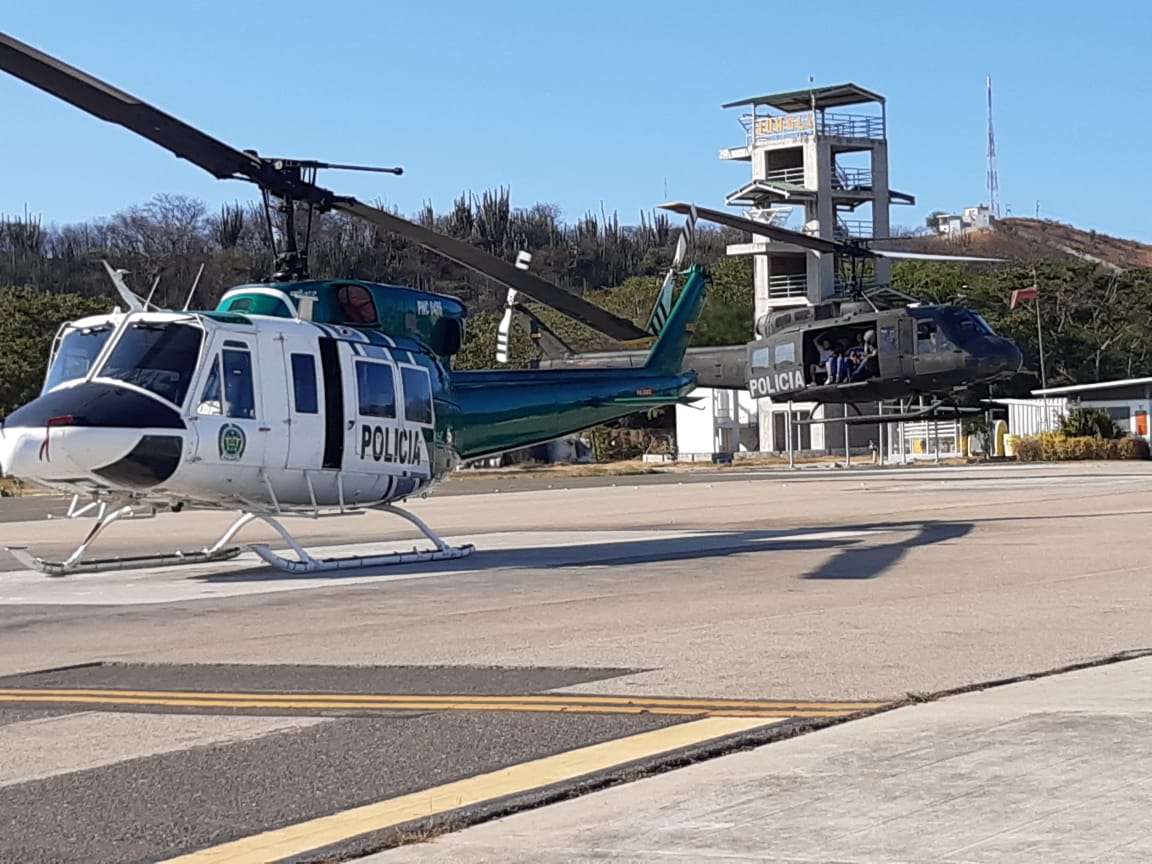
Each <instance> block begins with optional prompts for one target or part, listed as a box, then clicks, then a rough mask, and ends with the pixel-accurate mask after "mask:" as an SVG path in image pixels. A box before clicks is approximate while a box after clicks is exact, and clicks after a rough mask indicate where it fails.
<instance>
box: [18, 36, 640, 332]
mask: <svg viewBox="0 0 1152 864" xmlns="http://www.w3.org/2000/svg"><path fill="white" fill-rule="evenodd" d="M0 69H2V70H4V71H5V72H8V73H10V74H11V75H14V76H16V77H17V78H20V79H22V80H23V81H26V82H27V83H29V84H31V85H33V86H35V87H38V88H40V89H41V90H44V91H46V92H48V93H51V94H52V95H53V96H56V97H57V98H59V99H62V100H64V101H65V102H68V103H70V104H71V105H74V106H76V107H77V108H80V109H81V110H83V111H86V112H88V113H89V114H93V115H95V116H96V117H99V118H100V119H102V120H106V121H108V122H110V123H116V124H117V125H120V126H123V127H124V128H126V129H128V130H130V131H132V132H135V133H136V134H137V135H140V136H142V137H144V138H147V139H148V140H149V141H152V142H153V143H155V144H159V145H160V146H161V147H163V148H165V149H166V150H169V151H170V152H172V153H174V154H175V155H176V156H177V157H179V158H181V159H186V160H187V161H189V162H191V163H192V164H194V165H197V166H199V167H200V168H203V169H204V170H205V171H208V172H209V173H210V174H212V175H213V176H215V177H217V178H219V179H228V178H235V179H247V180H251V181H252V182H253V183H256V184H257V185H258V186H260V187H261V188H263V189H266V190H267V191H268V192H270V193H272V194H273V195H277V196H279V197H281V198H291V199H295V200H297V201H303V202H307V203H310V204H312V205H314V206H316V207H318V208H320V209H329V208H333V209H340V210H343V211H344V212H346V213H349V214H351V215H353V216H357V217H359V218H361V219H365V220H367V221H369V222H371V223H373V224H375V225H378V226H380V227H381V228H384V229H385V230H388V231H393V232H395V233H397V234H400V235H402V236H405V237H408V238H410V239H411V240H413V241H414V242H416V243H418V244H419V245H421V246H423V247H425V248H427V249H430V250H432V251H433V252H436V253H438V254H440V255H443V256H444V257H446V258H449V259H450V260H452V261H455V262H457V263H458V264H461V265H463V266H465V267H468V268H470V269H472V270H475V271H477V272H479V273H482V274H483V275H485V276H488V277H490V278H492V279H494V280H495V281H497V282H500V283H501V284H503V285H504V286H505V287H509V288H515V289H517V290H518V291H521V292H523V293H524V294H526V295H527V296H529V297H531V298H533V299H534V300H536V301H538V302H540V303H543V304H544V305H546V306H551V307H552V308H553V309H556V310H557V311H558V312H561V313H563V314H565V315H568V316H570V317H572V318H575V319H576V320H577V321H580V322H581V323H583V324H586V325H587V326H589V327H591V328H593V329H594V330H597V331H599V332H601V333H603V334H605V335H606V336H609V337H611V338H613V339H618V340H620V341H628V340H631V339H643V338H645V337H646V336H647V334H646V332H645V331H644V330H642V329H641V328H639V327H637V326H636V325H635V324H633V323H632V322H631V321H629V320H627V319H625V318H620V317H618V316H616V315H613V314H612V313H611V312H608V311H607V310H606V309H602V308H600V307H599V306H596V305H595V304H593V303H590V302H588V301H587V300H584V299H583V298H581V297H578V296H577V295H575V294H573V293H571V292H569V291H565V290H564V289H562V288H560V287H558V286H556V285H553V284H552V283H550V282H547V281H545V280H544V279H541V278H540V277H539V276H535V275H533V274H531V273H527V272H525V271H523V270H518V269H516V268H515V267H514V266H513V265H511V264H508V263H507V262H505V261H503V260H502V259H500V258H497V257H496V256H494V255H490V254H488V253H487V252H484V251H483V250H481V249H477V248H476V247H475V246H472V245H470V244H468V243H465V242H463V241H460V240H456V239H455V238H452V237H447V236H445V235H442V234H437V233H436V232H434V231H430V230H428V229H427V228H424V227H422V226H420V225H417V224H415V223H413V222H409V221H408V220H407V219H403V218H401V217H399V216H394V215H393V214H391V213H386V212H384V211H383V210H379V209H376V208H374V207H369V206H368V205H366V204H363V203H361V202H359V201H357V200H356V199H355V198H350V197H341V196H338V195H336V194H335V193H333V192H331V191H330V190H328V189H325V188H323V187H321V186H317V185H315V184H312V183H308V182H306V181H303V180H301V179H297V178H296V177H293V176H291V175H290V174H287V173H284V172H282V171H279V170H277V169H276V167H275V163H274V161H269V160H265V159H261V158H260V157H259V156H257V155H256V154H254V153H248V152H244V151H242V150H237V149H236V148H234V147H231V146H229V145H227V144H225V143H224V142H222V141H219V140H217V139H215V138H213V137H212V136H210V135H207V134H205V133H203V132H201V131H200V130H198V129H196V128H194V127H192V126H189V125H188V124H187V123H184V122H183V121H182V120H177V119H176V118H175V117H172V116H171V115H169V114H165V113H164V112H163V111H160V110H159V109H158V108H154V107H153V106H151V105H149V104H147V103H146V102H143V101H141V100H139V99H137V98H136V97H135V96H132V95H131V94H129V93H125V92H124V91H123V90H119V89H117V88H115V87H113V86H112V85H110V84H108V83H106V82H104V81H101V80H99V79H98V78H95V77H93V76H91V75H89V74H88V73H86V72H83V71H81V70H79V69H76V68H75V67H73V66H69V65H68V64H66V63H64V62H63V61H61V60H58V59H56V58H55V57H52V56H50V55H48V54H45V53H43V52H42V51H38V50H36V49H35V48H33V47H31V46H30V45H26V44H24V43H23V42H21V41H19V40H18V39H14V38H13V37H11V36H9V35H8V34H6V33H2V32H0ZM299 164H301V165H304V166H306V167H312V166H315V167H320V166H321V165H323V164H324V163H319V162H303V163H299ZM331 167H340V168H352V167H358V166H343V165H340V166H331ZM374 170H382V171H389V172H391V173H400V172H399V170H398V169H374Z"/></svg>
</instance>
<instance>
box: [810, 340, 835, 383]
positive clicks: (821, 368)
mask: <svg viewBox="0 0 1152 864" xmlns="http://www.w3.org/2000/svg"><path fill="white" fill-rule="evenodd" d="M816 350H817V351H818V352H820V359H818V360H817V361H816V362H815V363H813V364H812V369H811V373H812V383H813V384H824V383H827V382H829V381H831V380H832V366H831V360H832V342H831V341H830V340H829V339H828V337H827V335H825V334H821V335H819V336H817V337H816ZM821 377H823V380H821Z"/></svg>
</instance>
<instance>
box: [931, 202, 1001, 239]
mask: <svg viewBox="0 0 1152 864" xmlns="http://www.w3.org/2000/svg"><path fill="white" fill-rule="evenodd" d="M991 225H992V211H991V210H989V209H988V208H987V207H986V206H985V205H983V204H980V205H978V206H976V207H965V208H964V210H963V212H961V213H940V214H938V215H937V216H936V232H937V233H938V234H943V235H944V236H945V237H959V236H960V235H961V234H965V233H967V232H968V231H980V230H982V229H984V228H989V227H991Z"/></svg>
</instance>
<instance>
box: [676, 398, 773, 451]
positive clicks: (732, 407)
mask: <svg viewBox="0 0 1152 864" xmlns="http://www.w3.org/2000/svg"><path fill="white" fill-rule="evenodd" d="M689 395H690V396H692V397H693V398H696V399H699V401H698V402H694V403H692V404H691V405H677V406H676V450H677V452H678V454H679V456H678V458H680V459H683V460H684V461H689V462H696V461H709V460H711V459H712V456H713V454H716V453H747V452H754V451H756V450H757V449H758V447H757V436H756V400H755V399H753V398H752V397H751V396H750V395H749V394H748V392H747V391H746V390H713V389H712V388H710V387H697V388H696V389H695V390H693V391H692V392H691V393H690V394H689Z"/></svg>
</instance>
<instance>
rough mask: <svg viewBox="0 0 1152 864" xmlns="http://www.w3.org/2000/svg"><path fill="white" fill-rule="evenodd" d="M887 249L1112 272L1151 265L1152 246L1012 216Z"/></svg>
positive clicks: (909, 240) (890, 245) (910, 239)
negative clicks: (1083, 264) (1084, 265)
mask: <svg viewBox="0 0 1152 864" xmlns="http://www.w3.org/2000/svg"><path fill="white" fill-rule="evenodd" d="M885 246H886V247H887V248H892V249H900V250H903V251H908V252H938V253H942V254H952V255H987V256H989V257H993V258H1008V259H1012V260H1037V259H1047V260H1056V261H1070V260H1076V259H1079V260H1082V261H1088V262H1094V263H1097V264H1103V265H1104V266H1106V267H1109V269H1116V270H1127V269H1131V268H1141V267H1152V245H1149V244H1147V243H1140V242H1137V241H1135V240H1125V239H1122V238H1119V237H1111V236H1109V235H1107V234H1101V233H1099V232H1097V231H1083V230H1081V229H1079V228H1074V227H1073V226H1071V225H1065V224H1064V223H1062V222H1052V221H1048V220H1045V219H1025V218H1017V217H1013V218H1010V219H997V220H996V221H995V222H993V223H992V227H991V228H989V229H985V230H983V231H973V232H970V233H968V234H965V235H964V236H962V237H959V238H956V239H950V238H947V237H940V236H924V237H908V238H902V239H901V240H899V241H890V242H889V243H887V244H885Z"/></svg>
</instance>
